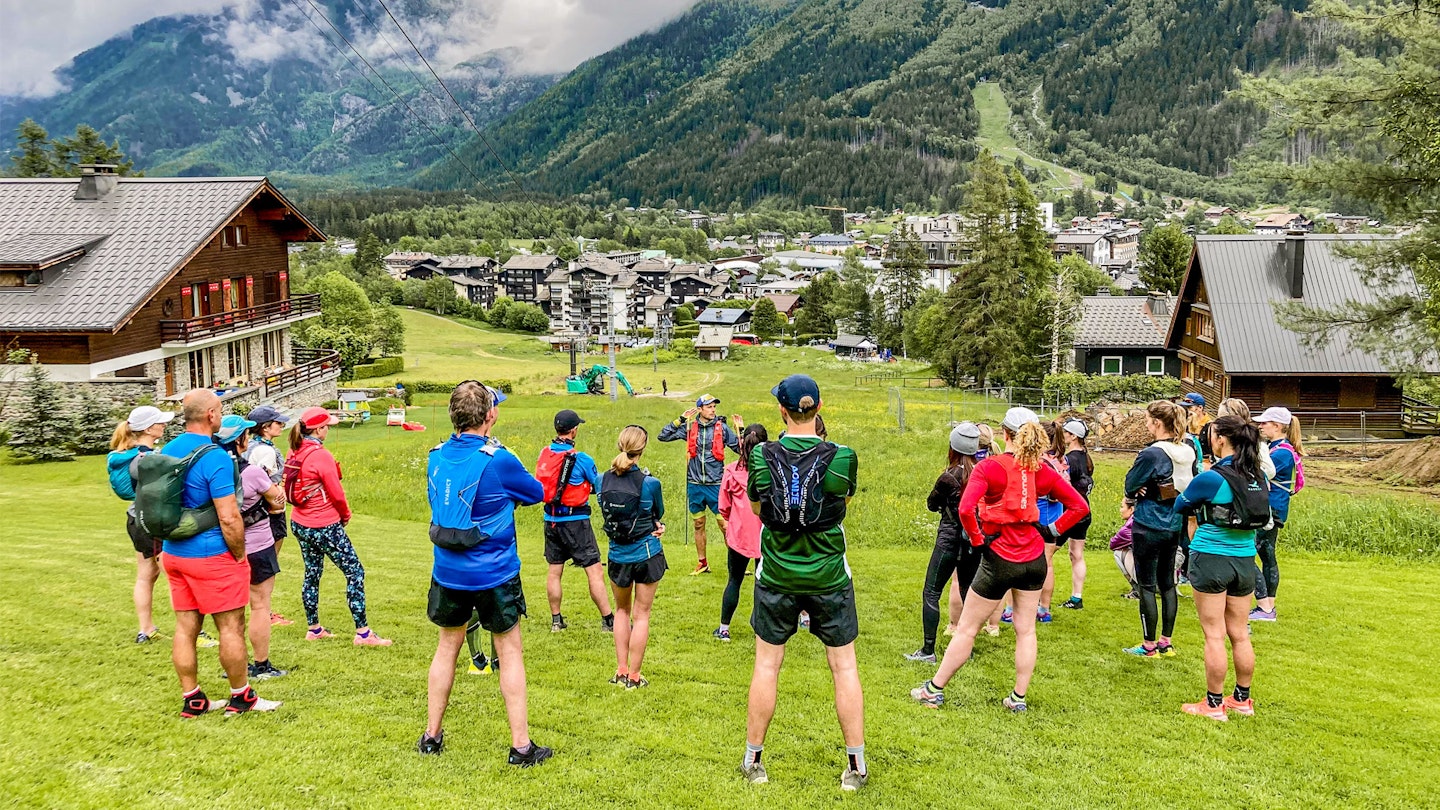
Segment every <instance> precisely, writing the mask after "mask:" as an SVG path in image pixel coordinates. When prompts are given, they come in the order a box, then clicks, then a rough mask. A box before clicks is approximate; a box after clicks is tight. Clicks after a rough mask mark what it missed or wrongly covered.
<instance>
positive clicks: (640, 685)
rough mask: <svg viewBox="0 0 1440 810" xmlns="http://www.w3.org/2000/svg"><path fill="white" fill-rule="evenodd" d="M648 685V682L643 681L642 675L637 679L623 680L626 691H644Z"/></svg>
mask: <svg viewBox="0 0 1440 810" xmlns="http://www.w3.org/2000/svg"><path fill="white" fill-rule="evenodd" d="M649 685H650V682H649V681H647V680H645V676H644V675H641V676H640V677H638V678H626V679H625V688H626V689H644V688H645V687H647V686H649Z"/></svg>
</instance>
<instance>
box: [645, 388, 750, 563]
mask: <svg viewBox="0 0 1440 810" xmlns="http://www.w3.org/2000/svg"><path fill="white" fill-rule="evenodd" d="M719 404H720V400H719V399H717V398H715V397H712V396H710V395H709V394H702V395H700V398H699V399H696V400H695V407H693V408H691V409H690V410H688V411H686V412H685V413H683V414H681V415H680V418H678V419H676V420H675V421H674V422H671V423H670V424H668V425H666V426H665V427H664V428H663V429H662V430H661V431H660V435H659V436H658V437H657V438H659V440H660V441H662V442H674V441H679V440H681V439H684V440H685V444H686V447H687V452H688V455H689V458H690V463H689V464H688V465H686V467H685V500H686V502H687V506H688V507H689V512H690V518H691V520H693V521H694V522H695V554H696V556H698V557H699V560H698V561H697V562H696V563H695V570H694V571H691V572H690V573H691V575H692V576H693V575H695V574H708V573H710V563H709V561H708V560H707V559H706V557H705V540H706V537H705V510H706V509H709V510H710V511H711V512H714V513H715V522H716V524H717V525H718V526H719V527H720V532H721V534H724V532H725V519H724V518H722V517H720V479H721V478H723V477H724V475H725V448H727V447H728V448H730V449H731V450H735V451H738V450H739V449H740V437H739V436H736V435H735V430H744V429H745V420H743V419H741V418H740V417H739V416H738V415H736V416H732V417H731V421H733V422H734V423H735V430H731V429H730V426H729V425H727V424H725V418H724V417H722V416H717V415H716V414H715V406H717V405H719Z"/></svg>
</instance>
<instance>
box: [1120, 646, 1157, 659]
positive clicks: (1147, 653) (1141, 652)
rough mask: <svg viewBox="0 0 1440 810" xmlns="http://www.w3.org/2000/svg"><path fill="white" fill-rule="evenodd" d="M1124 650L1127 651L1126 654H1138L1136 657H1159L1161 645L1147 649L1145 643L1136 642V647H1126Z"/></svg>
mask: <svg viewBox="0 0 1440 810" xmlns="http://www.w3.org/2000/svg"><path fill="white" fill-rule="evenodd" d="M1122 652H1124V653H1126V654H1128V655H1133V656H1136V657H1138V658H1159V657H1160V648H1159V647H1152V648H1150V649H1148V650H1147V649H1145V645H1144V644H1136V645H1135V646H1134V647H1126V648H1125V649H1124V650H1122Z"/></svg>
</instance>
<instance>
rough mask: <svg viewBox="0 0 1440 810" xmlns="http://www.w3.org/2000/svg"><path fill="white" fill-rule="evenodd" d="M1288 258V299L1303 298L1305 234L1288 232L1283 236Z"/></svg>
mask: <svg viewBox="0 0 1440 810" xmlns="http://www.w3.org/2000/svg"><path fill="white" fill-rule="evenodd" d="M1285 244H1286V245H1287V246H1288V247H1289V250H1288V251H1287V255H1288V256H1289V257H1290V297H1291V298H1304V297H1305V232H1304V231H1289V232H1288V233H1287V234H1286V235H1285Z"/></svg>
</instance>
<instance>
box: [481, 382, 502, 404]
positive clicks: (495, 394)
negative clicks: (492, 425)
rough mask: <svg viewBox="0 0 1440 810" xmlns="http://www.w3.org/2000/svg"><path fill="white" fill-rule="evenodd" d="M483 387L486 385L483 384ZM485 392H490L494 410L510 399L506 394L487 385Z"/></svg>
mask: <svg viewBox="0 0 1440 810" xmlns="http://www.w3.org/2000/svg"><path fill="white" fill-rule="evenodd" d="M481 385H484V383H481ZM485 390H486V391H489V392H490V407H492V408H493V407H495V406H496V405H499V404H500V403H502V402H504V401H505V400H506V399H508V397H506V396H505V392H504V391H501V390H500V389H499V388H492V387H490V386H488V385H486V386H485Z"/></svg>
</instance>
